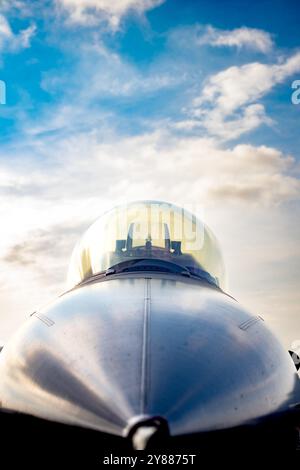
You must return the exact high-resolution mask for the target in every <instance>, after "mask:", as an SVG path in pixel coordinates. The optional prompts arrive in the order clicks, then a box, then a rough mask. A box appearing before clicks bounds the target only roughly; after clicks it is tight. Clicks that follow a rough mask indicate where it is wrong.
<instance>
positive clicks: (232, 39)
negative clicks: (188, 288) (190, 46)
mask: <svg viewBox="0 0 300 470" xmlns="http://www.w3.org/2000/svg"><path fill="white" fill-rule="evenodd" d="M198 44H209V45H211V46H228V47H237V48H239V49H240V48H242V47H245V48H247V49H251V50H256V51H259V52H263V53H265V54H266V53H268V52H270V51H271V49H272V47H273V45H274V44H273V40H272V37H271V34H270V33H268V32H267V31H263V30H261V29H255V28H247V27H245V26H243V27H242V28H236V29H232V30H222V29H216V28H213V27H212V26H208V27H207V29H206V32H205V33H204V34H203V36H201V37H200V38H199V41H198Z"/></svg>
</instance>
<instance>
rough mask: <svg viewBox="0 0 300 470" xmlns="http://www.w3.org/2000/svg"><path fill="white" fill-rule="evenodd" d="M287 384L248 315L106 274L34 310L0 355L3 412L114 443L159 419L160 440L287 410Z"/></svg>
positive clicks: (136, 278)
mask: <svg viewBox="0 0 300 470" xmlns="http://www.w3.org/2000/svg"><path fill="white" fill-rule="evenodd" d="M298 381H299V379H298V376H297V374H296V371H295V368H294V365H293V362H292V361H291V358H290V356H289V354H288V353H287V352H286V351H285V350H284V349H283V347H282V345H281V344H280V342H279V341H278V340H277V339H276V338H275V337H274V335H273V334H272V333H271V332H270V331H269V329H268V328H267V327H266V325H265V323H264V322H263V320H262V319H261V318H260V317H255V316H253V315H252V314H250V313H249V312H247V311H246V310H244V309H243V308H242V307H241V306H240V305H239V304H238V303H237V302H236V301H235V300H233V299H232V298H230V297H229V296H227V295H226V294H224V293H223V292H221V291H219V290H218V289H215V288H213V287H210V286H209V285H208V284H206V283H203V284H201V283H199V282H193V281H192V280H190V279H185V278H182V277H177V276H173V275H168V274H165V275H159V276H158V275H149V276H148V275H146V274H144V275H139V274H130V275H126V276H117V277H115V278H111V279H110V280H107V281H103V282H97V283H94V284H89V285H86V286H84V287H81V288H78V289H75V290H73V291H71V292H69V293H67V294H65V295H63V296H62V297H60V298H59V299H58V300H57V301H56V302H54V303H53V304H52V305H51V306H50V307H48V308H46V309H44V310H41V311H39V312H37V313H35V314H34V315H33V316H31V318H30V319H29V320H28V321H27V322H26V323H25V325H24V326H23V327H22V328H21V329H20V330H19V331H18V332H17V333H16V334H15V335H14V337H13V338H12V339H11V341H9V342H8V344H7V345H6V346H5V347H4V349H3V351H2V353H1V355H0V400H1V404H2V406H3V407H4V408H8V409H12V410H16V411H21V412H25V413H29V414H33V415H36V416H39V417H43V418H46V419H51V420H56V421H59V422H64V423H72V424H78V425H82V426H87V427H90V428H94V429H98V430H100V431H103V432H108V433H112V434H117V435H123V434H124V433H125V430H126V427H127V426H128V423H130V422H131V421H132V420H134V419H136V418H137V417H139V416H157V415H159V416H162V417H164V418H165V419H166V420H167V421H168V424H169V427H170V432H171V434H172V435H180V434H186V433H194V432H201V431H209V430H215V429H224V428H228V427H232V426H238V425H241V424H244V423H246V422H248V421H250V420H253V419H256V418H260V417H262V416H267V415H270V414H272V413H274V412H276V411H279V410H280V411H281V410H287V409H288V408H289V406H290V405H291V404H292V403H294V402H295V390H296V387H297V386H298Z"/></svg>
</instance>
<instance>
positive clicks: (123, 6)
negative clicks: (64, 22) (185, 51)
mask: <svg viewBox="0 0 300 470" xmlns="http://www.w3.org/2000/svg"><path fill="white" fill-rule="evenodd" d="M56 1H57V4H59V5H61V6H62V7H63V8H64V9H66V10H67V11H68V13H69V15H70V16H69V19H70V21H71V22H73V23H81V24H88V25H94V24H97V22H99V21H100V22H101V21H105V22H108V23H109V24H110V26H111V27H112V28H113V29H116V28H118V26H119V23H120V21H121V19H122V17H123V16H125V15H126V14H127V13H128V12H130V11H131V12H132V11H134V12H136V13H138V14H142V13H144V12H145V11H147V10H150V9H152V8H155V7H157V6H158V5H160V4H161V3H163V2H164V0H56Z"/></svg>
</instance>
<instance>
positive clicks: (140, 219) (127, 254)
mask: <svg viewBox="0 0 300 470" xmlns="http://www.w3.org/2000/svg"><path fill="white" fill-rule="evenodd" d="M145 259H146V260H160V261H163V262H170V263H174V264H176V265H178V266H181V267H182V268H185V269H187V270H188V271H189V272H190V273H191V274H194V275H199V274H201V273H203V272H204V273H207V274H208V275H209V277H210V278H211V279H212V281H213V282H214V283H215V284H216V285H218V286H220V287H221V288H224V282H225V273H224V264H223V259H222V255H221V252H220V249H219V245H218V242H217V240H216V238H215V236H214V235H213V233H212V232H211V230H210V229H209V228H208V227H207V226H206V225H205V224H204V223H203V222H201V221H200V220H199V219H198V218H196V217H195V216H194V215H193V214H192V213H190V212H189V211H187V210H186V209H183V208H180V207H177V206H175V205H173V204H169V203H164V202H158V201H141V202H134V203H129V204H126V205H121V206H118V207H116V208H114V209H112V210H110V211H108V212H106V213H105V214H104V215H102V216H101V217H99V219H97V220H96V222H94V223H93V224H92V225H91V226H90V227H89V228H88V229H87V231H86V232H85V233H84V235H83V236H82V238H81V240H79V242H78V243H77V245H76V246H75V248H74V251H73V254H72V257H71V262H70V266H69V272H68V287H69V288H72V287H74V286H75V285H77V284H79V283H81V282H82V281H85V280H88V279H89V278H90V277H92V276H93V275H95V274H97V273H101V272H105V271H107V270H108V269H110V268H113V267H115V266H118V265H121V263H124V262H128V261H133V260H145Z"/></svg>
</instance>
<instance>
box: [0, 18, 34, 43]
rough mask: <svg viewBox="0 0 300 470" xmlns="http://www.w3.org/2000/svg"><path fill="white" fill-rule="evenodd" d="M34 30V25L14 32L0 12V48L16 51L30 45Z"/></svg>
mask: <svg viewBox="0 0 300 470" xmlns="http://www.w3.org/2000/svg"><path fill="white" fill-rule="evenodd" d="M35 31H36V26H35V25H33V24H32V25H30V26H29V27H28V28H26V29H22V30H20V31H19V32H18V33H14V32H13V31H12V29H11V27H10V24H9V22H8V21H7V19H6V18H5V16H4V15H1V14H0V50H1V51H3V50H4V51H6V50H7V51H18V50H20V49H24V48H27V47H29V46H30V40H31V39H32V37H33V36H34V34H35Z"/></svg>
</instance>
